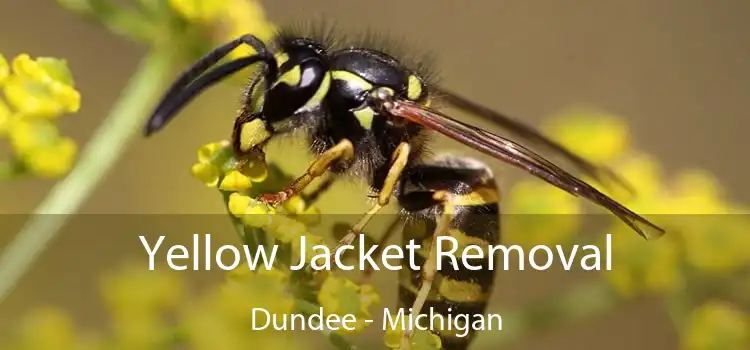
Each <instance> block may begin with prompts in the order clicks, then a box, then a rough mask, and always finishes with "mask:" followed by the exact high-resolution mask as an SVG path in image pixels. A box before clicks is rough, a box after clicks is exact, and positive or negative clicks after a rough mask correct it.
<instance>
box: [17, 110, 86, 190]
mask: <svg viewBox="0 0 750 350" xmlns="http://www.w3.org/2000/svg"><path fill="white" fill-rule="evenodd" d="M9 136H10V143H11V147H12V148H13V150H14V152H15V153H16V155H17V156H18V157H19V158H20V159H21V160H22V161H23V163H24V164H25V166H26V168H27V170H29V171H30V172H31V173H33V174H35V175H38V176H42V177H58V176H62V175H64V174H67V173H68V171H69V170H70V168H71V167H72V166H73V163H74V162H75V159H76V153H77V150H78V147H77V146H76V144H75V142H74V141H73V140H72V139H70V138H67V137H61V136H60V135H59V133H58V130H57V127H56V126H55V125H54V124H52V123H51V122H49V121H47V120H44V119H28V118H25V119H19V120H13V121H12V122H11V123H10V130H9Z"/></svg>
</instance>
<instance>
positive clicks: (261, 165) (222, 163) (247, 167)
mask: <svg viewBox="0 0 750 350" xmlns="http://www.w3.org/2000/svg"><path fill="white" fill-rule="evenodd" d="M190 173H191V174H192V175H193V176H194V177H195V178H197V179H198V180H199V181H201V182H203V183H204V184H205V185H206V186H208V187H217V185H218V187H219V189H221V190H223V191H229V192H235V191H244V190H247V189H249V188H250V187H252V183H253V182H262V181H264V180H265V178H266V173H267V166H266V164H265V159H263V158H262V157H261V158H251V157H246V159H243V162H241V164H240V162H238V161H237V160H235V159H234V158H233V153H232V147H231V144H230V143H229V142H228V141H222V142H211V143H207V144H205V145H203V146H201V147H200V148H199V149H198V162H197V163H195V164H193V165H192V167H191V168H190ZM220 178H223V180H222V182H221V184H219V183H218V182H219V179H220Z"/></svg>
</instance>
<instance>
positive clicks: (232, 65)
mask: <svg viewBox="0 0 750 350" xmlns="http://www.w3.org/2000/svg"><path fill="white" fill-rule="evenodd" d="M242 44H246V45H248V46H250V47H252V48H253V49H254V50H255V51H256V52H257V54H256V55H252V56H247V57H243V58H239V59H236V60H234V61H231V62H228V63H225V64H223V65H221V66H219V67H218V68H216V69H213V70H212V71H210V72H209V73H207V74H206V75H204V76H201V74H203V73H204V72H205V71H206V70H208V69H209V68H210V67H211V66H213V65H214V64H216V62H218V61H220V60H221V59H223V58H224V57H226V56H227V55H228V54H229V53H230V52H231V51H232V50H234V49H235V48H237V47H238V46H240V45H242ZM259 61H263V62H265V63H266V64H267V66H268V68H267V70H266V77H267V79H270V80H273V79H274V78H275V77H276V74H277V69H276V59H275V58H274V57H273V55H271V54H270V53H269V51H268V49H267V48H266V45H265V44H263V42H262V41H260V39H258V38H257V37H255V36H253V35H249V34H247V35H243V36H241V37H239V38H237V39H234V40H232V41H230V42H228V43H226V44H223V45H221V46H219V47H217V48H215V49H213V50H212V51H211V52H209V53H207V54H206V55H204V56H203V57H201V58H200V59H199V60H198V61H197V62H196V63H195V64H193V65H192V66H190V67H189V68H188V69H186V70H185V71H183V72H182V74H180V76H179V77H178V78H177V79H176V80H175V81H174V82H173V83H172V85H171V86H170V87H169V89H168V90H167V92H166V93H165V94H164V96H163V97H162V99H161V101H160V102H159V104H158V105H157V106H156V108H155V109H154V112H153V113H152V114H151V117H150V118H149V120H148V122H147V124H146V127H145V128H144V134H145V135H146V136H150V135H151V134H153V133H154V132H156V131H158V130H160V129H162V128H163V127H164V126H165V125H166V124H167V123H168V122H169V121H170V120H171V119H172V118H173V117H174V116H175V114H176V112H178V111H179V110H180V109H181V108H182V107H184V106H185V104H187V103H188V102H190V100H192V99H193V98H194V97H195V96H197V95H198V94H199V93H200V92H201V91H202V90H204V89H205V88H207V87H209V86H211V85H213V84H214V83H216V82H218V81H220V80H222V79H223V78H225V77H227V76H229V75H231V74H233V73H236V72H237V71H239V70H241V69H242V68H245V67H247V66H249V65H251V64H253V63H256V62H259Z"/></svg>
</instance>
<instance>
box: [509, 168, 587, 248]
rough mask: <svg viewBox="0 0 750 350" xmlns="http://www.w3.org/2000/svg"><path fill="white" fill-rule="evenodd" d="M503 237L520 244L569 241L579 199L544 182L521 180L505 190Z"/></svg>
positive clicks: (578, 206)
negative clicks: (507, 214) (506, 214)
mask: <svg viewBox="0 0 750 350" xmlns="http://www.w3.org/2000/svg"><path fill="white" fill-rule="evenodd" d="M506 209H507V213H510V214H512V215H509V216H508V217H507V219H506V220H505V222H504V223H503V225H504V226H503V230H504V232H503V235H504V239H507V241H508V242H509V243H512V244H519V245H521V246H534V245H538V244H559V243H564V242H567V241H569V240H570V239H571V238H572V237H573V235H574V234H575V233H576V229H577V228H578V226H579V221H580V216H579V214H580V213H581V203H580V199H579V198H576V197H574V196H571V195H570V194H568V193H567V192H565V191H562V190H560V189H558V188H556V187H554V186H552V185H549V184H547V183H546V182H542V181H536V180H524V181H521V182H519V183H517V184H516V185H514V186H513V187H512V188H511V189H510V191H509V193H508V203H507V205H506Z"/></svg>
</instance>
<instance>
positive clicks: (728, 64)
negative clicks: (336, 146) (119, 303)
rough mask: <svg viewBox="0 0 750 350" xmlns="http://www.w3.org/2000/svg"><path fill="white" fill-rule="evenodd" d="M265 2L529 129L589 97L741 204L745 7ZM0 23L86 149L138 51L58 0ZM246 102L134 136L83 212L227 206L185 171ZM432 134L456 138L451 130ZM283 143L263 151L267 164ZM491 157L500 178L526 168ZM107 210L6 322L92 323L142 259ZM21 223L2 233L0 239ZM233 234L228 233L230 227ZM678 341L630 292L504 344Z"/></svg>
mask: <svg viewBox="0 0 750 350" xmlns="http://www.w3.org/2000/svg"><path fill="white" fill-rule="evenodd" d="M263 5H264V7H265V9H266V11H267V15H268V16H269V18H270V20H271V21H273V22H274V23H276V24H284V23H289V22H292V21H298V20H304V19H306V18H309V17H311V16H318V17H319V16H324V17H328V18H331V19H333V20H335V22H336V23H337V24H338V25H339V26H340V27H341V28H342V29H343V30H344V32H356V31H360V30H362V29H363V28H372V29H376V30H377V31H382V32H385V33H387V34H390V35H392V36H394V37H406V39H407V40H408V42H413V43H418V44H419V46H418V47H417V48H416V49H417V50H420V51H426V52H430V53H432V54H434V56H436V57H437V59H438V62H437V63H438V68H439V72H440V77H441V81H442V83H443V84H444V85H446V86H448V87H450V88H451V89H453V90H456V91H459V92H461V93H463V94H464V95H466V96H469V97H471V98H472V99H474V100H476V101H479V102H482V103H485V104H487V105H488V106H490V107H493V108H495V109H498V110H501V111H504V112H506V113H508V114H511V115H514V116H519V118H523V119H524V120H526V121H527V122H528V123H530V124H533V125H536V124H538V123H540V122H541V121H542V120H544V119H545V118H547V117H549V116H552V115H554V114H556V113H558V112H560V111H562V110H565V109H567V108H570V107H576V106H581V105H582V106H595V107H598V108H600V109H603V110H605V111H607V112H610V113H613V114H615V115H618V116H621V117H623V118H625V119H626V120H627V122H628V123H629V125H630V127H631V131H632V134H633V135H634V138H635V141H634V143H635V144H636V145H637V146H638V148H639V149H641V150H644V151H646V152H648V153H651V154H653V155H654V156H655V157H657V158H658V159H659V160H660V161H661V163H662V164H663V165H664V166H665V168H666V169H667V170H670V171H671V170H677V169H682V168H694V167H698V168H702V169H705V170H707V171H709V172H711V173H713V174H714V175H715V176H716V177H717V178H718V179H719V180H720V181H721V183H722V185H723V186H724V187H725V188H726V190H727V191H726V192H727V195H728V197H729V199H731V200H732V201H736V202H740V203H749V202H750V185H748V182H747V178H748V177H749V176H750V165H748V162H747V149H748V146H749V145H750V143H748V141H747V131H748V130H750V121H749V120H748V118H747V111H748V110H750V99H748V93H749V92H750V68H748V65H747V62H748V61H747V58H748V57H750V41H748V40H747V34H748V33H750V22H747V17H748V14H750V2H747V1H743V0H724V1H720V2H712V1H700V0H684V1H677V0H661V1H646V0H632V1H606V2H604V1H595V0H577V1H555V0H540V1H534V2H529V1H521V0H503V1H483V2H480V1H474V2H457V1H447V0H441V1H436V0H432V1H427V0H410V1H395V0H382V1H377V2H374V1H373V2H366V1H344V0H339V1H334V0H316V1H309V2H307V1H292V0H279V1H265V2H263ZM0 31H2V33H4V35H2V36H0V52H2V53H3V54H4V55H5V56H6V58H8V59H10V58H12V57H13V56H15V55H16V54H18V53H22V52H27V53H29V54H30V55H32V56H54V57H61V58H65V59H67V60H68V64H69V66H70V68H71V71H72V72H73V75H74V78H75V80H76V87H77V88H78V90H79V91H80V92H81V94H82V107H81V111H80V112H79V113H78V114H75V115H72V116H68V117H65V118H62V119H61V124H60V125H61V129H62V130H63V132H64V133H66V134H67V135H70V136H72V137H74V138H75V139H76V140H78V141H79V143H80V144H81V145H82V146H83V145H84V144H85V142H86V140H87V139H88V138H89V136H90V135H91V133H92V132H93V130H94V128H95V127H96V126H97V125H99V123H100V122H101V121H102V119H103V118H104V116H105V115H106V114H107V111H108V110H109V108H110V107H111V105H112V104H113V103H114V101H115V100H116V98H117V97H118V94H119V93H120V90H121V89H122V87H123V86H124V84H125V82H126V80H127V79H128V78H129V77H130V76H131V74H132V73H133V70H134V69H135V66H136V64H137V62H138V60H139V58H140V57H141V56H142V55H143V54H144V52H145V49H144V48H142V47H140V46H138V45H136V44H134V43H132V42H130V41H128V40H125V39H123V38H121V37H118V36H116V35H114V34H112V33H110V32H108V31H107V30H105V29H103V28H101V27H99V26H97V25H95V24H92V23H88V22H85V21H82V20H81V19H79V18H77V17H75V16H73V15H72V14H71V13H69V12H67V11H66V10H64V9H63V8H61V7H60V6H59V5H58V4H57V3H56V2H54V1H40V0H28V1H10V0H7V1H3V2H0ZM238 98H239V89H238V86H231V85H224V86H220V87H218V88H216V89H212V90H210V91H209V92H208V93H206V94H205V95H204V96H202V97H201V98H200V99H199V100H198V101H197V102H196V103H194V104H192V105H191V106H190V107H189V108H187V109H186V110H185V113H183V115H182V116H181V117H180V118H179V119H178V121H177V122H175V123H173V124H172V125H170V128H169V129H168V130H167V131H166V132H164V133H162V134H160V135H159V137H156V138H153V139H149V140H145V139H141V138H139V139H137V140H136V141H135V142H134V143H133V144H132V145H131V147H130V148H129V149H128V150H127V152H126V154H125V156H124V157H123V158H122V160H121V161H119V162H118V163H117V165H116V167H115V169H114V171H113V172H112V173H111V174H110V176H109V177H108V178H107V179H106V180H105V181H104V182H103V184H102V185H101V187H100V188H99V189H98V190H97V191H96V193H95V194H94V195H93V196H92V197H91V198H90V200H88V201H87V202H86V204H85V206H84V207H83V208H82V210H81V212H82V213H85V214H197V213H222V212H223V211H224V209H223V208H222V206H221V203H220V201H219V199H218V198H217V195H216V193H215V191H210V190H207V189H206V188H204V187H203V186H201V185H200V184H198V183H197V182H196V181H195V180H194V179H193V178H192V177H191V176H190V174H189V172H188V169H189V167H190V165H191V164H192V163H193V162H194V157H195V151H194V150H195V149H197V148H198V147H199V146H200V145H202V144H204V143H206V142H209V141H215V140H219V139H223V138H226V137H227V136H228V133H229V132H230V128H231V123H232V120H233V118H234V116H235V110H236V108H237V102H238ZM437 145H438V147H437V148H456V149H459V147H458V146H457V145H456V144H454V143H450V142H444V141H439V142H437ZM300 151H301V149H296V150H292V151H290V152H291V153H285V154H284V162H283V163H282V165H283V166H284V167H285V168H286V169H289V170H290V171H292V172H295V173H296V172H299V171H302V170H303V169H304V168H305V167H306V166H307V163H308V161H309V160H310V158H308V157H306V156H305V155H304V154H303V153H302V152H300ZM461 151H462V152H467V153H468V151H467V150H465V149H462V150H461ZM289 154H293V155H292V156H289ZM277 156H278V155H276V156H275V155H274V152H273V151H270V152H269V159H270V160H274V158H275V157H277ZM485 159H486V158H485ZM496 168H497V169H498V174H499V175H500V177H501V180H500V181H501V184H502V185H504V186H505V185H507V184H508V183H510V180H509V179H512V178H515V177H517V176H518V175H519V174H518V172H516V171H510V170H508V168H507V167H503V166H498V167H496ZM52 184H53V183H52V182H50V181H48V182H44V181H39V180H34V179H30V180H20V181H15V182H14V183H13V184H12V185H11V184H3V185H2V186H0V213H9V214H20V215H19V216H18V221H19V222H20V218H21V215H22V214H27V213H30V212H31V211H32V210H33V208H34V207H35V205H36V204H37V203H39V201H40V200H42V198H43V197H44V195H45V194H46V193H47V191H48V190H49V188H50V187H51V186H52ZM351 189H352V187H351V185H346V184H339V185H338V186H336V188H334V190H333V191H332V192H331V193H330V194H328V195H327V196H326V198H325V199H324V200H323V202H322V203H321V205H320V207H321V208H322V209H323V210H324V212H326V213H336V214H353V213H359V212H362V211H363V210H364V209H365V208H366V205H365V202H364V197H362V198H359V197H354V196H352V195H351V194H348V193H347V192H349V191H351ZM363 193H364V192H363ZM342 196H346V197H345V198H346V199H347V200H341V198H344V197H342ZM102 218H106V216H103V217H102ZM110 218H112V219H111V220H112V222H116V221H117V220H122V218H114V217H110ZM138 218H139V216H133V219H134V220H138ZM102 221H104V222H103V223H102V227H101V232H93V231H92V230H86V232H83V231H81V232H73V231H74V229H71V228H70V227H68V228H67V229H66V230H65V231H64V232H65V233H64V234H63V236H62V238H60V239H58V240H56V241H55V244H54V245H53V246H52V247H50V249H49V250H48V251H46V252H45V253H44V256H43V258H42V260H41V261H40V262H39V263H37V264H35V265H34V267H33V270H32V271H31V272H30V273H29V274H28V275H26V276H25V277H24V278H23V280H22V282H21V284H20V285H19V286H18V288H17V289H16V290H15V291H14V293H13V294H12V295H10V297H9V298H8V299H7V300H6V301H5V302H4V303H3V304H2V305H0V330H5V329H7V328H6V327H9V326H11V325H13V324H14V323H15V321H16V320H18V317H19V316H20V315H21V314H23V313H24V312H25V311H27V310H29V309H30V308H32V307H34V306H38V305H55V306H61V307H64V308H65V309H66V310H69V311H70V312H71V313H72V314H73V315H74V316H75V317H76V318H77V319H78V320H80V321H81V322H83V323H84V324H88V325H95V324H96V323H97V322H98V320H100V319H101V317H102V316H101V310H100V309H101V308H100V306H99V305H98V304H97V303H96V302H91V300H92V298H95V297H96V295H97V291H96V290H95V289H94V288H95V286H96V283H97V280H98V278H99V277H100V276H101V274H102V271H104V270H107V269H110V268H111V267H113V266H115V265H117V263H118V262H119V260H120V258H124V257H126V256H132V255H134V254H135V256H136V257H142V256H141V255H138V254H141V251H140V246H139V245H138V242H137V240H136V238H135V235H133V236H124V235H107V232H106V225H107V224H106V221H105V220H104V219H102ZM16 229H17V227H15V228H14V229H10V230H6V229H5V228H3V231H2V236H0V246H2V244H4V243H7V242H9V241H10V240H11V238H12V235H13V233H14V232H15V231H16ZM232 238H233V236H230V235H227V240H231V239H232ZM143 257H145V256H143ZM393 278H394V276H393V275H391V276H388V275H387V274H385V275H384V276H379V277H378V279H377V280H378V281H379V283H381V284H382V285H383V286H387V285H392V284H393V283H392V280H393ZM576 278H577V276H575V274H565V273H554V272H546V273H545V274H543V275H542V274H540V273H536V274H534V273H518V272H508V273H506V274H505V275H503V276H502V277H501V282H500V285H499V286H498V287H497V292H496V297H495V298H494V299H495V300H498V301H499V302H500V303H502V304H503V305H514V304H515V303H518V302H520V301H522V300H525V299H527V298H530V297H532V296H534V295H540V294H544V293H552V292H554V291H555V290H556V288H558V287H559V286H562V285H567V284H570V283H572V281H574V280H576ZM393 287H395V286H393ZM386 300H390V301H392V298H391V299H387V298H386ZM506 327H508V328H511V327H513V325H512V324H508V325H506ZM676 342H677V339H676V337H675V331H674V329H673V327H672V325H671V324H670V323H669V318H668V316H667V315H666V313H665V311H664V310H663V308H661V307H660V306H658V305H656V303H655V302H651V301H639V302H637V303H632V304H629V305H628V307H626V308H621V309H619V310H618V311H616V312H614V313H611V314H609V315H606V316H605V317H602V318H597V319H591V320H585V321H584V322H581V323H576V324H571V325H570V326H569V327H564V328H559V329H557V330H555V331H554V332H552V333H550V334H546V335H544V336H543V337H538V338H534V339H526V340H525V341H524V342H522V343H519V344H512V345H510V346H509V347H508V348H511V349H529V350H531V349H561V348H562V349H566V348H576V349H601V348H608V349H613V350H614V349H632V348H642V349H674V348H676V347H677V345H676V344H677V343H676ZM489 348H491V347H489Z"/></svg>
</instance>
